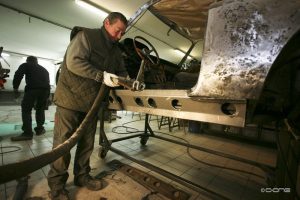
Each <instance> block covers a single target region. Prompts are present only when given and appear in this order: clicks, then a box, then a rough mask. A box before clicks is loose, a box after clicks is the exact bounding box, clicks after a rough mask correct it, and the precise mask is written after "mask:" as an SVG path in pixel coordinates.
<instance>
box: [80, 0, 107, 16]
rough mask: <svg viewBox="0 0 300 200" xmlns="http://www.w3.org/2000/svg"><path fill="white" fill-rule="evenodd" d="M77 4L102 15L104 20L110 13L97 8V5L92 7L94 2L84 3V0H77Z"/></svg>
mask: <svg viewBox="0 0 300 200" xmlns="http://www.w3.org/2000/svg"><path fill="white" fill-rule="evenodd" d="M75 3H76V4H77V5H79V6H81V7H83V8H85V9H87V10H90V11H92V12H94V13H96V14H98V15H100V16H101V17H103V18H105V17H106V16H107V15H108V12H106V11H104V10H102V9H100V8H98V7H95V5H92V2H89V1H83V0H75Z"/></svg>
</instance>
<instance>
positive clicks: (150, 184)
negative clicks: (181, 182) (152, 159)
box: [108, 160, 191, 200]
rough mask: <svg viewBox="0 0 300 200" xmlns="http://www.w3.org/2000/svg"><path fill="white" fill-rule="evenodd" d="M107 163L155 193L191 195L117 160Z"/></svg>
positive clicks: (181, 198) (171, 196)
mask: <svg viewBox="0 0 300 200" xmlns="http://www.w3.org/2000/svg"><path fill="white" fill-rule="evenodd" d="M108 165H109V166H111V167H112V168H114V169H118V170H119V171H121V172H123V173H124V174H126V175H127V176H129V177H131V178H132V179H134V180H135V181H137V182H138V183H140V184H141V185H143V186H145V187H146V188H151V190H153V191H155V192H156V193H160V194H162V195H164V196H165V197H167V198H169V199H174V200H176V199H178V200H185V199H189V198H190V197H191V195H190V194H188V193H187V192H185V191H183V190H180V189H178V188H175V187H174V186H172V185H171V184H168V183H166V182H164V181H162V180H160V179H158V178H156V177H154V176H152V175H150V174H149V173H146V172H144V171H142V170H139V169H137V168H134V167H132V166H130V165H127V164H124V163H121V162H120V161H118V160H112V161H111V162H110V163H108Z"/></svg>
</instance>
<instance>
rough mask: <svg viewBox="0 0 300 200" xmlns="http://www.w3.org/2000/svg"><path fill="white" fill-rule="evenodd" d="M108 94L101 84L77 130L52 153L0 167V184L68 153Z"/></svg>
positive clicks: (107, 88) (17, 177)
mask: <svg viewBox="0 0 300 200" xmlns="http://www.w3.org/2000/svg"><path fill="white" fill-rule="evenodd" d="M108 92H109V87H107V86H106V85H105V84H102V85H101V88H100V90H99V92H98V95H97V97H96V99H95V101H94V103H93V105H92V107H91V109H90V110H89V112H88V113H87V115H86V116H85V118H84V120H83V121H82V123H81V124H80V126H79V127H78V128H77V130H76V131H75V132H74V133H73V134H72V136H71V137H70V138H69V139H68V140H66V141H65V142H64V143H62V144H60V145H58V146H57V147H56V148H54V149H52V151H50V152H47V153H44V154H42V155H39V156H37V157H34V158H30V159H27V160H23V161H20V162H16V163H12V164H8V165H3V166H0V174H1V176H0V184H2V183H6V182H8V181H11V180H15V179H19V178H21V177H24V176H27V175H28V174H30V173H31V172H34V171H36V170H38V169H40V168H42V167H44V166H45V165H47V164H49V163H52V162H53V161H55V160H57V159H58V158H59V157H61V156H63V155H64V154H66V153H67V152H69V151H70V150H71V148H72V147H74V146H75V145H76V144H77V141H78V140H79V138H80V137H81V136H82V133H83V130H84V129H85V127H86V125H87V124H88V123H90V120H91V119H92V118H93V117H96V116H97V113H98V111H99V107H100V104H101V102H102V101H103V99H104V98H105V96H106V94H107V93H108Z"/></svg>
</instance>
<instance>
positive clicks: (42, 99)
mask: <svg viewBox="0 0 300 200" xmlns="http://www.w3.org/2000/svg"><path fill="white" fill-rule="evenodd" d="M49 94H50V91H49V90H48V89H27V90H26V91H25V93H24V97H23V100H22V104H21V107H22V121H23V126H22V129H23V131H24V134H26V135H29V136H32V135H33V132H32V118H31V111H32V109H33V108H35V120H36V123H37V127H36V128H37V129H43V128H44V127H43V125H44V123H45V110H46V109H47V105H48V98H49Z"/></svg>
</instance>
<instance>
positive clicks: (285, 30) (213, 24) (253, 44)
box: [189, 0, 300, 99]
mask: <svg viewBox="0 0 300 200" xmlns="http://www.w3.org/2000/svg"><path fill="white" fill-rule="evenodd" d="M299 28H300V1H299V0H287V1H284V2H283V1H282V0H235V1H232V0H225V1H224V2H223V5H222V6H220V7H216V8H213V9H211V10H210V11H209V17H208V25H207V32H206V38H205V47H204V54H203V59H202V66H201V71H200V75H199V78H198V82H197V84H196V85H195V86H194V87H193V88H192V92H191V93H190V94H189V96H206V97H212V98H223V99H257V98H258V97H259V95H260V92H261V89H262V86H263V83H264V81H265V78H266V76H267V74H268V71H269V69H270V68H271V65H272V63H273V62H274V60H275V59H276V57H277V55H278V54H279V52H280V50H281V49H282V47H283V46H284V45H285V44H286V43H287V41H288V39H289V38H290V37H291V36H292V35H293V34H294V33H295V32H296V31H297V30H299Z"/></svg>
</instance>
